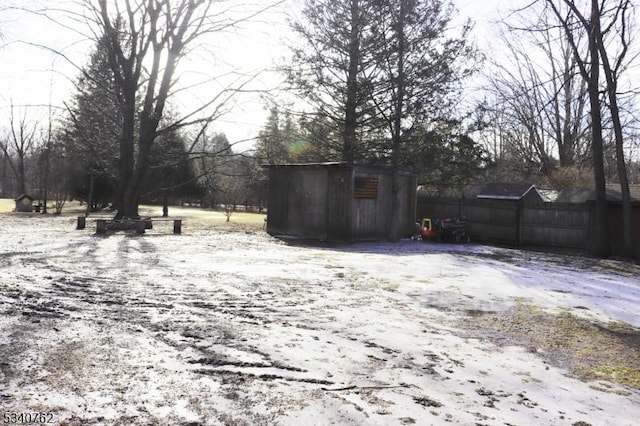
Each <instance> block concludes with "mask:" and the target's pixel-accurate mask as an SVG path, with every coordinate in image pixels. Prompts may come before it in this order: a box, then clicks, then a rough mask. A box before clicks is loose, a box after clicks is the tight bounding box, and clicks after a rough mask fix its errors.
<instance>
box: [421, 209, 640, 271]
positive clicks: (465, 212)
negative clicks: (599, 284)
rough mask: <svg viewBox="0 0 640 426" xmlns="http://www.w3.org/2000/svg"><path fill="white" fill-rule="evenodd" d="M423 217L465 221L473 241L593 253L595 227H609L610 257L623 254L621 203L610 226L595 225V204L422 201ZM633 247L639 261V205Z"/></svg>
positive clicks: (634, 211)
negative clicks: (592, 241) (589, 251)
mask: <svg viewBox="0 0 640 426" xmlns="http://www.w3.org/2000/svg"><path fill="white" fill-rule="evenodd" d="M417 212H418V217H432V218H446V217H451V218H455V217H464V218H465V219H466V220H467V223H468V224H469V231H470V234H471V238H473V239H474V240H479V241H494V242H501V243H506V244H513V245H526V246H542V247H561V248H570V249H582V250H591V248H592V247H591V244H592V243H591V238H592V236H593V235H595V231H596V228H597V227H599V226H607V228H608V230H609V241H610V249H611V254H612V255H614V256H616V255H621V254H622V252H623V251H622V241H623V238H622V232H623V230H622V225H621V224H622V216H621V206H620V203H616V202H610V203H609V205H608V223H606V224H602V223H596V222H595V220H594V218H595V212H594V206H593V203H582V204H573V203H547V204H542V205H539V204H534V205H531V204H523V203H518V202H515V201H513V202H508V201H504V202H497V201H490V200H455V199H443V198H435V197H419V198H418V207H417ZM632 215H633V219H632V221H633V223H634V225H635V226H634V227H633V235H632V240H633V245H634V249H635V257H636V259H640V204H638V203H634V205H633V208H632Z"/></svg>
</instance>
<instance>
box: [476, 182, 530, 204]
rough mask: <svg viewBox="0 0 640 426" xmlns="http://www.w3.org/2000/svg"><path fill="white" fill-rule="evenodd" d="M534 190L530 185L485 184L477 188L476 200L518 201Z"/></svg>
mask: <svg viewBox="0 0 640 426" xmlns="http://www.w3.org/2000/svg"><path fill="white" fill-rule="evenodd" d="M531 190H533V191H535V190H536V188H535V186H533V185H532V184H530V183H498V182H492V183H485V184H483V185H482V187H481V188H478V191H477V193H476V198H484V199H491V200H520V199H522V198H523V197H524V196H525V195H527V193H528V192H529V191H531Z"/></svg>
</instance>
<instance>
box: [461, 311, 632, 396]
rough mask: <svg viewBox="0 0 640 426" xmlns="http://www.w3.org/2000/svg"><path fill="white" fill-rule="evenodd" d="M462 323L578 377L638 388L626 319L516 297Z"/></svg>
mask: <svg viewBox="0 0 640 426" xmlns="http://www.w3.org/2000/svg"><path fill="white" fill-rule="evenodd" d="M464 325H465V326H466V327H467V328H471V329H473V330H474V332H475V333H479V334H480V335H481V336H483V337H488V338H489V339H491V340H492V341H494V342H495V343H497V344H500V345H518V346H523V347H525V348H527V349H528V350H530V351H531V352H535V353H538V354H540V355H541V356H543V357H544V358H545V359H546V360H547V361H548V362H549V363H550V364H552V365H557V366H560V367H563V368H566V369H568V370H569V371H570V372H571V374H573V375H575V376H576V377H578V378H580V379H583V380H609V381H611V382H616V383H620V384H622V385H626V386H630V387H633V388H636V389H640V330H638V329H635V328H633V327H631V326H630V325H628V324H625V323H620V322H612V323H607V324H604V323H598V322H594V321H589V320H587V319H584V318H580V317H577V316H575V315H573V314H572V313H571V312H570V311H568V310H562V311H560V312H549V311H546V310H544V309H541V308H540V307H538V306H535V305H530V304H524V303H519V304H517V305H516V306H515V307H513V308H512V309H510V310H508V311H505V312H499V313H487V314H486V315H480V316H479V315H473V316H470V317H467V318H465V322H464Z"/></svg>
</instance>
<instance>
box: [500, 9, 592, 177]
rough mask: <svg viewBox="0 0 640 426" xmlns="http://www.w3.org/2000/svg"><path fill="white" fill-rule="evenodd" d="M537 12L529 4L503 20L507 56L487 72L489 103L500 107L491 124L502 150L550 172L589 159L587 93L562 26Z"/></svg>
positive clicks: (582, 162) (581, 163)
mask: <svg viewBox="0 0 640 426" xmlns="http://www.w3.org/2000/svg"><path fill="white" fill-rule="evenodd" d="M532 12H535V13H532ZM537 12H538V11H534V10H530V8H528V9H525V10H523V11H520V13H518V14H515V15H511V17H510V20H509V21H508V22H506V25H507V31H506V32H505V33H503V34H502V37H501V38H502V41H503V42H504V44H505V46H506V48H507V49H506V50H507V52H508V54H507V60H506V61H503V62H501V63H496V64H495V67H494V68H493V69H492V72H491V75H490V76H489V81H490V93H491V94H492V97H493V101H492V104H493V105H491V106H490V107H491V108H492V109H495V110H496V111H501V115H502V117H501V120H499V121H498V120H497V121H495V122H493V123H492V125H494V126H496V125H501V126H502V128H501V129H500V130H501V131H500V134H501V136H502V137H503V138H504V140H503V145H504V146H503V147H502V148H503V149H505V148H506V151H508V152H509V154H510V155H512V156H515V157H516V159H517V161H519V163H520V165H523V164H530V163H531V162H532V160H533V161H534V162H535V164H536V166H537V168H538V170H539V171H540V172H541V174H542V175H544V176H549V175H550V174H551V173H552V172H553V171H554V169H555V168H556V167H558V166H559V167H562V168H564V167H574V166H577V167H582V166H583V165H584V164H585V163H586V162H587V161H588V160H589V159H590V153H589V150H590V146H589V144H588V141H589V138H587V137H585V136H586V135H587V132H588V130H589V120H588V119H587V115H586V111H585V109H586V105H587V103H588V96H587V85H586V82H585V80H584V79H583V78H582V77H581V76H580V74H579V70H578V67H577V64H576V59H575V57H574V55H573V51H572V48H571V45H570V43H569V42H568V39H567V37H566V35H565V34H564V30H562V29H561V28H557V27H555V26H554V25H553V24H551V23H549V22H548V20H549V18H548V16H547V15H545V14H540V13H537ZM540 28H543V30H540ZM508 129H512V130H511V131H508ZM498 154H504V151H503V152H501V153H498ZM556 158H557V160H556Z"/></svg>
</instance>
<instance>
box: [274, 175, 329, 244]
mask: <svg viewBox="0 0 640 426" xmlns="http://www.w3.org/2000/svg"><path fill="white" fill-rule="evenodd" d="M326 201H327V170H326V169H322V168H313V169H307V170H305V172H304V173H299V172H298V171H297V170H295V169H293V168H288V167H282V168H272V169H271V170H270V176H269V213H268V221H267V232H269V233H270V234H290V235H298V236H304V237H310V238H325V237H326V232H327V229H326V223H327V209H326Z"/></svg>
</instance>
